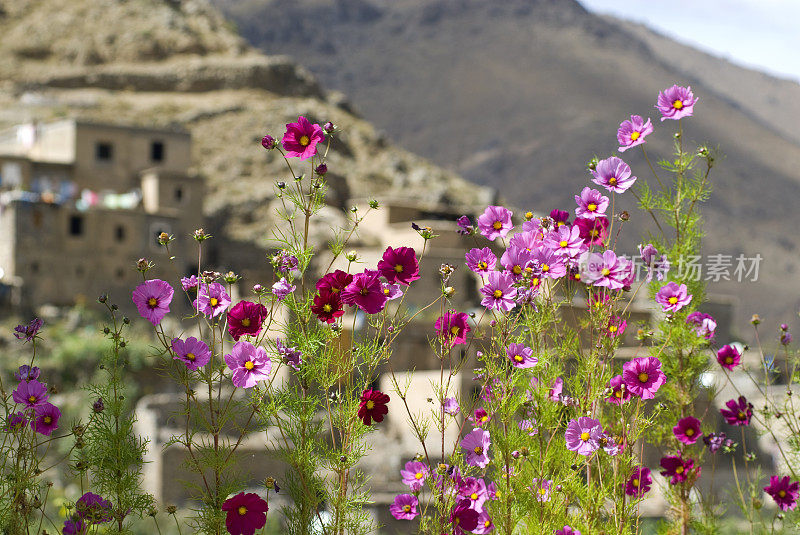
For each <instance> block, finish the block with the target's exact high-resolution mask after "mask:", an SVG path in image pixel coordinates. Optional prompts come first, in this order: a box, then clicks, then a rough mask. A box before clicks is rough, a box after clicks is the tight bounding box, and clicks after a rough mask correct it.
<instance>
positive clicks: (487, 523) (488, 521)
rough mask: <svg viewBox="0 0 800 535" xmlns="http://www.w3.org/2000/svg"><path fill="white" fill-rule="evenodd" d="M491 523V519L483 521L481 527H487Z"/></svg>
mask: <svg viewBox="0 0 800 535" xmlns="http://www.w3.org/2000/svg"><path fill="white" fill-rule="evenodd" d="M491 525H492V521H491V520H487V521H486V522H484V523H483V527H485V528H488V527H489V526H491Z"/></svg>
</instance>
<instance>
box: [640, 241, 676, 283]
mask: <svg viewBox="0 0 800 535" xmlns="http://www.w3.org/2000/svg"><path fill="white" fill-rule="evenodd" d="M639 256H640V258H641V259H642V263H643V264H644V266H645V267H646V268H647V282H650V281H651V280H653V274H655V275H656V278H657V279H658V280H660V281H663V280H664V276H665V275H666V274H667V273H669V268H670V264H669V260H667V255H664V254H662V255H661V256H660V257H659V255H658V249H656V248H655V247H654V246H653V244H651V243H648V244H647V245H641V244H640V245H639Z"/></svg>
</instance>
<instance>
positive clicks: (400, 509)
mask: <svg viewBox="0 0 800 535" xmlns="http://www.w3.org/2000/svg"><path fill="white" fill-rule="evenodd" d="M417 505H419V500H418V499H417V497H416V496H413V495H411V494H399V495H397V496H395V498H394V502H393V503H392V505H390V506H389V512H390V513H392V516H393V517H395V518H396V519H397V520H413V519H414V518H416V517H417V514H418V513H417Z"/></svg>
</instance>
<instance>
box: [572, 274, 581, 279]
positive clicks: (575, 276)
mask: <svg viewBox="0 0 800 535" xmlns="http://www.w3.org/2000/svg"><path fill="white" fill-rule="evenodd" d="M572 278H573V279H575V280H576V281H579V280H581V274H580V273H576V274H574V275H573V276H572Z"/></svg>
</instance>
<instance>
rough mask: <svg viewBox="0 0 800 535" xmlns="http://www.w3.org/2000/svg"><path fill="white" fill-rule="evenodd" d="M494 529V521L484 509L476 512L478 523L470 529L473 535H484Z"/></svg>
mask: <svg viewBox="0 0 800 535" xmlns="http://www.w3.org/2000/svg"><path fill="white" fill-rule="evenodd" d="M492 531H494V523H493V522H492V517H490V516H489V513H487V512H486V511H481V512H480V513H478V525H477V526H476V527H475V529H473V530H472V533H474V534H475V535H485V534H487V533H491V532H492Z"/></svg>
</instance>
